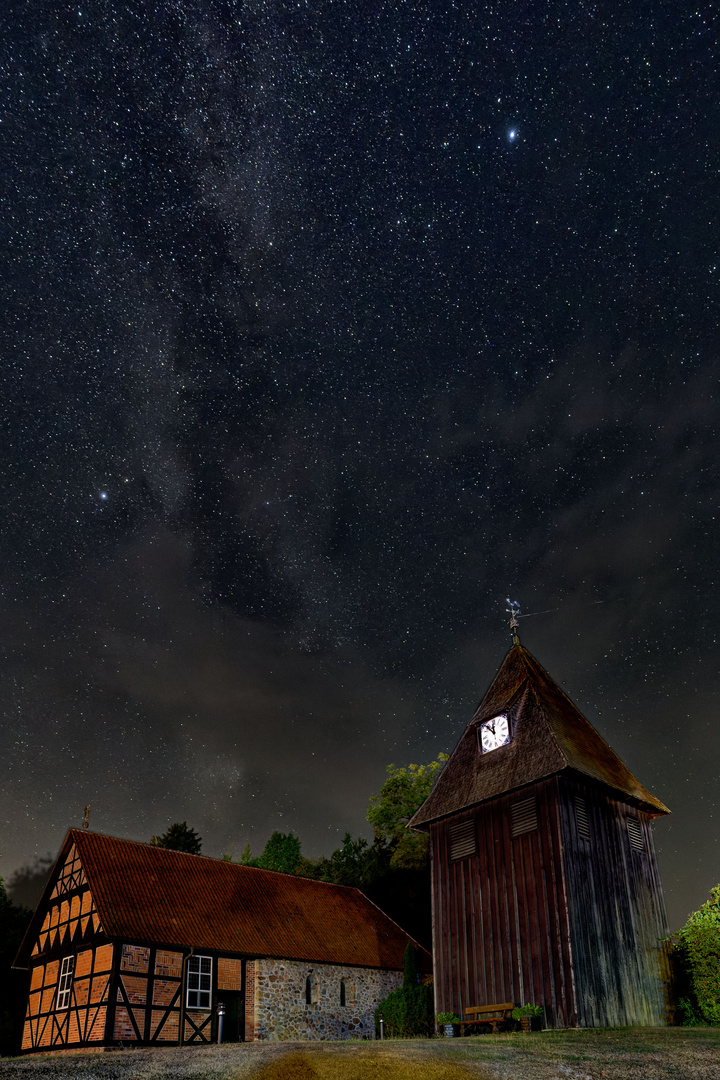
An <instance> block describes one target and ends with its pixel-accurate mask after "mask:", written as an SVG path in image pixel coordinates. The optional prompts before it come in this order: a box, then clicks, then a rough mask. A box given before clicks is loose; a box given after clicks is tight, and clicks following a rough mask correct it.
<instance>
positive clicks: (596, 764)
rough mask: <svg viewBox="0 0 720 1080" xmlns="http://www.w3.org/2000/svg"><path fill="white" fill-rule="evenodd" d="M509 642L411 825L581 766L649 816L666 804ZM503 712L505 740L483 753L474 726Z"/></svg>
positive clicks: (425, 823)
mask: <svg viewBox="0 0 720 1080" xmlns="http://www.w3.org/2000/svg"><path fill="white" fill-rule="evenodd" d="M513 641H514V644H513V646H512V648H511V649H510V651H509V652H508V654H507V656H506V657H505V659H504V660H503V662H502V664H501V665H500V669H499V671H498V673H497V675H496V676H495V678H494V679H493V681H492V683H491V685H490V688H489V689H488V691H487V693H486V694H485V697H484V698H483V699H482V701H481V702H480V705H479V706H478V708H477V711H476V713H475V715H474V717H473V719H472V720H471V722H470V724H469V725H468V727H467V729H466V731H465V733H464V735H463V736H462V738H461V739H460V742H459V743H458V745H457V746H456V747H455V750H454V751H453V753H452V754H451V756H450V758H449V760H448V761H447V762H446V764H445V767H444V769H443V771H442V772H441V774H440V776H439V777H438V780H437V783H436V784H435V787H434V788H433V790H432V791H431V793H430V795H429V796H428V797H427V799H426V800H425V802H424V803H423V805H422V806H421V807H420V809H419V810H418V811H417V812H416V814H415V815H414V817H413V818H412V819H411V821H410V823H409V825H410V827H411V828H420V829H426V828H427V827H428V826H429V824H430V822H432V821H437V820H438V819H439V818H443V817H447V816H449V815H450V814H455V813H458V812H459V811H460V810H464V809H465V808H467V807H470V806H476V805H477V804H478V803H482V802H484V801H485V800H486V799H492V798H494V797H496V796H498V795H503V794H505V793H506V792H509V791H513V790H515V789H516V788H520V787H523V786H525V785H526V784H531V783H534V782H536V781H538V780H542V779H545V778H547V777H549V776H554V775H556V774H558V773H561V772H563V771H564V770H566V769H570V770H574V771H576V772H579V773H584V774H585V775H586V776H590V777H592V778H593V779H595V780H597V781H599V782H600V783H602V784H604V785H606V786H607V787H609V788H612V789H613V790H614V791H615V792H616V793H619V794H620V795H621V796H625V798H626V799H627V800H628V801H630V802H633V803H634V804H635V805H638V806H639V807H640V808H641V809H642V810H644V811H645V812H646V813H648V814H650V815H652V816H653V817H657V816H659V815H661V814H669V813H670V811H669V810H668V808H667V807H666V806H665V805H664V803H662V802H660V800H659V799H657V798H656V797H655V796H654V795H651V794H650V792H649V791H648V790H647V789H646V788H644V787H643V785H642V784H641V783H640V781H639V780H637V779H636V778H635V777H634V776H633V774H632V773H631V772H630V770H629V769H628V768H627V766H626V765H624V764H623V762H622V761H621V760H620V758H619V757H618V756H617V754H616V753H615V751H614V750H611V748H610V747H609V746H608V744H607V743H606V742H605V740H604V739H603V738H602V736H601V735H599V734H598V732H597V731H596V730H595V728H594V727H593V726H592V724H591V723H590V722H589V721H588V720H586V719H585V717H584V716H583V715H582V713H581V712H580V711H579V710H578V709H577V708H576V707H575V705H573V703H572V701H571V700H570V698H569V697H568V696H567V694H565V693H564V692H563V691H562V690H561V689H560V687H559V686H558V685H557V683H555V682H554V681H553V680H552V679H551V678H550V676H549V675H548V673H547V672H546V671H545V669H544V668H543V667H542V666H541V665H540V664H539V663H538V661H537V660H536V659H535V657H534V656H533V655H532V654H531V653H529V652H528V650H527V649H525V648H524V647H523V646H522V645H520V643H519V641H518V640H517V636H516V635H513ZM500 714H504V715H506V716H507V717H508V720H509V725H510V731H511V738H510V741H509V742H508V743H507V745H504V746H499V747H498V748H497V749H495V750H492V751H490V752H489V753H483V752H482V749H481V740H480V726H481V724H483V723H484V722H485V721H486V720H490V719H492V718H493V717H494V716H498V715H500Z"/></svg>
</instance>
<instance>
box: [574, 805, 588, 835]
mask: <svg viewBox="0 0 720 1080" xmlns="http://www.w3.org/2000/svg"><path fill="white" fill-rule="evenodd" d="M575 824H576V825H577V831H578V836H579V837H580V838H581V839H582V840H589V839H590V822H589V821H588V815H587V806H586V805H585V800H584V799H580V798H578V799H576V800H575Z"/></svg>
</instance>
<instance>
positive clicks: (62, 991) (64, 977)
mask: <svg viewBox="0 0 720 1080" xmlns="http://www.w3.org/2000/svg"><path fill="white" fill-rule="evenodd" d="M74 973H75V957H74V956H64V957H63V962H62V964H61V965H60V977H59V979H58V987H57V998H56V1000H55V1008H56V1009H69V1008H70V998H71V997H72V982H73V975H74Z"/></svg>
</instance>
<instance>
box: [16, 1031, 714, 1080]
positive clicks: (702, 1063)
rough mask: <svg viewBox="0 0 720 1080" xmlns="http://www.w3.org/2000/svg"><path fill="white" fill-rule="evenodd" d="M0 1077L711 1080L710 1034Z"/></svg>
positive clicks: (352, 1050) (100, 1066) (103, 1067)
mask: <svg viewBox="0 0 720 1080" xmlns="http://www.w3.org/2000/svg"><path fill="white" fill-rule="evenodd" d="M0 1078H2V1080H246V1078H247V1080H720V1029H719V1028H701V1029H700V1028H694V1029H693V1028H691V1029H687V1028H685V1029H682V1028H680V1029H678V1028H669V1029H668V1028H663V1029H642V1030H640V1029H626V1030H621V1031H582V1032H575V1031H568V1032H543V1033H542V1034H534V1035H499V1036H480V1037H478V1038H467V1039H453V1040H449V1039H448V1040H417V1041H402V1042H400V1041H397V1042H396V1041H390V1040H388V1041H386V1042H384V1043H360V1042H340V1043H248V1044H241V1045H237V1046H223V1047H218V1046H208V1047H198V1048H184V1049H182V1050H181V1049H178V1048H167V1049H162V1050H123V1051H117V1052H114V1053H105V1054H78V1055H67V1056H66V1055H62V1056H54V1055H52V1056H47V1057H38V1056H35V1057H26V1058H5V1059H3V1060H2V1061H0Z"/></svg>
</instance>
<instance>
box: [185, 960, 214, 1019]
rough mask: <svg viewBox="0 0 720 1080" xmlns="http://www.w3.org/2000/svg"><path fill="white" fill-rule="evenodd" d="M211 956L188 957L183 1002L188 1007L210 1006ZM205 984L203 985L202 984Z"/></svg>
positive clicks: (208, 1007)
mask: <svg viewBox="0 0 720 1080" xmlns="http://www.w3.org/2000/svg"><path fill="white" fill-rule="evenodd" d="M212 975H213V962H212V956H191V957H189V958H188V966H187V982H186V987H185V1004H186V1006H187V1008H188V1009H204V1010H206V1011H207V1010H208V1009H210V1008H212ZM204 984H205V985H204Z"/></svg>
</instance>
